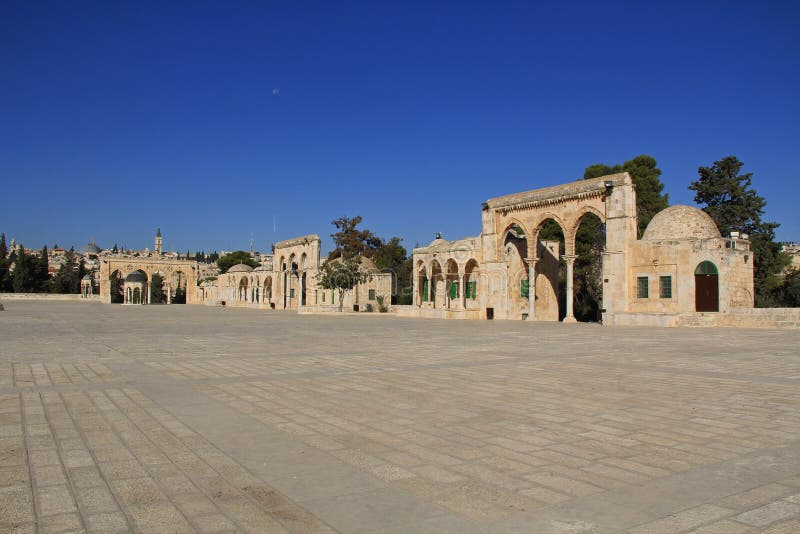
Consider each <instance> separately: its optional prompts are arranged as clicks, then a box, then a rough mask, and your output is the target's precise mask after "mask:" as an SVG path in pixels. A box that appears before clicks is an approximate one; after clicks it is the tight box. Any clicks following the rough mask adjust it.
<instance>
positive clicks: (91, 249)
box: [81, 241, 100, 254]
mask: <svg viewBox="0 0 800 534" xmlns="http://www.w3.org/2000/svg"><path fill="white" fill-rule="evenodd" d="M81 252H83V253H84V254H99V253H100V247H98V246H97V244H95V242H94V241H90V242H88V243H86V246H85V247H83V250H82V251H81Z"/></svg>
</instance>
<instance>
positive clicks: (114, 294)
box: [109, 271, 125, 304]
mask: <svg viewBox="0 0 800 534" xmlns="http://www.w3.org/2000/svg"><path fill="white" fill-rule="evenodd" d="M109 279H110V280H109V281H110V285H111V303H112V304H122V303H123V302H125V295H124V293H123V288H124V282H123V279H122V273H121V272H119V271H114V272H113V273H111V276H110V277H109Z"/></svg>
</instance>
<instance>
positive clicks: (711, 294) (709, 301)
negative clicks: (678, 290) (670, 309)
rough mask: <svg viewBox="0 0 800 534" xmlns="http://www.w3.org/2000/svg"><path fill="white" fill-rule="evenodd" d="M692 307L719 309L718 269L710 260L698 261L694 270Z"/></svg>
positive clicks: (703, 310)
mask: <svg viewBox="0 0 800 534" xmlns="http://www.w3.org/2000/svg"><path fill="white" fill-rule="evenodd" d="M694 309H695V310H696V311H699V312H718V311H719V271H717V266H716V265H714V264H713V263H711V262H710V261H704V262H702V263H700V265H698V266H697V268H696V269H695V270H694Z"/></svg>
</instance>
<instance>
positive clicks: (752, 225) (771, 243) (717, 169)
mask: <svg viewBox="0 0 800 534" xmlns="http://www.w3.org/2000/svg"><path fill="white" fill-rule="evenodd" d="M743 166H744V163H742V162H741V161H739V160H738V159H737V158H736V157H735V156H727V157H725V158H722V159H721V160H719V161H715V162H714V164H713V165H712V166H710V167H700V168H698V169H697V172H698V174H699V175H700V178H699V179H698V180H697V181H695V182H692V184H691V185H690V186H689V189H690V190H692V191H694V192H695V195H694V201H695V202H696V203H697V204H698V205H700V206H701V207H702V208H703V211H705V212H706V213H708V214H709V215H710V216H711V218H712V219H714V222H715V223H717V227H718V228H719V230H720V232H721V233H722V235H728V234H729V233H730V232H731V231H738V232H742V233H746V234H749V235H750V248H751V250H752V252H753V289H754V292H755V303H756V306H757V307H760V308H769V307H774V306H780V305H781V304H782V303H781V298H782V293H781V284H782V282H783V278H782V276H781V274H782V273H783V271H784V269H785V268H786V267H787V266H788V265H789V262H790V261H791V259H790V257H789V256H788V255H787V254H784V253H782V252H781V246H780V245H779V244H778V243H776V242H775V229H776V228H778V226H780V225H779V224H778V223H774V222H765V221H764V220H762V217H763V216H764V207H765V206H766V205H767V201H766V200H765V199H764V197H762V196H760V195H759V194H758V192H757V191H756V190H755V189H753V188H752V182H753V174H752V173H745V174H740V171H741V170H742V167H743Z"/></svg>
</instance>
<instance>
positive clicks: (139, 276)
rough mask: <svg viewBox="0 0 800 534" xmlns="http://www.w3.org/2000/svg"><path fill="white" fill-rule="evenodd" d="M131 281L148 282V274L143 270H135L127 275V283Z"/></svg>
mask: <svg viewBox="0 0 800 534" xmlns="http://www.w3.org/2000/svg"><path fill="white" fill-rule="evenodd" d="M131 282H142V283H144V282H147V276H145V274H144V273H143V272H142V271H133V272H132V273H131V274H129V275H128V276H126V277H125V283H131Z"/></svg>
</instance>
